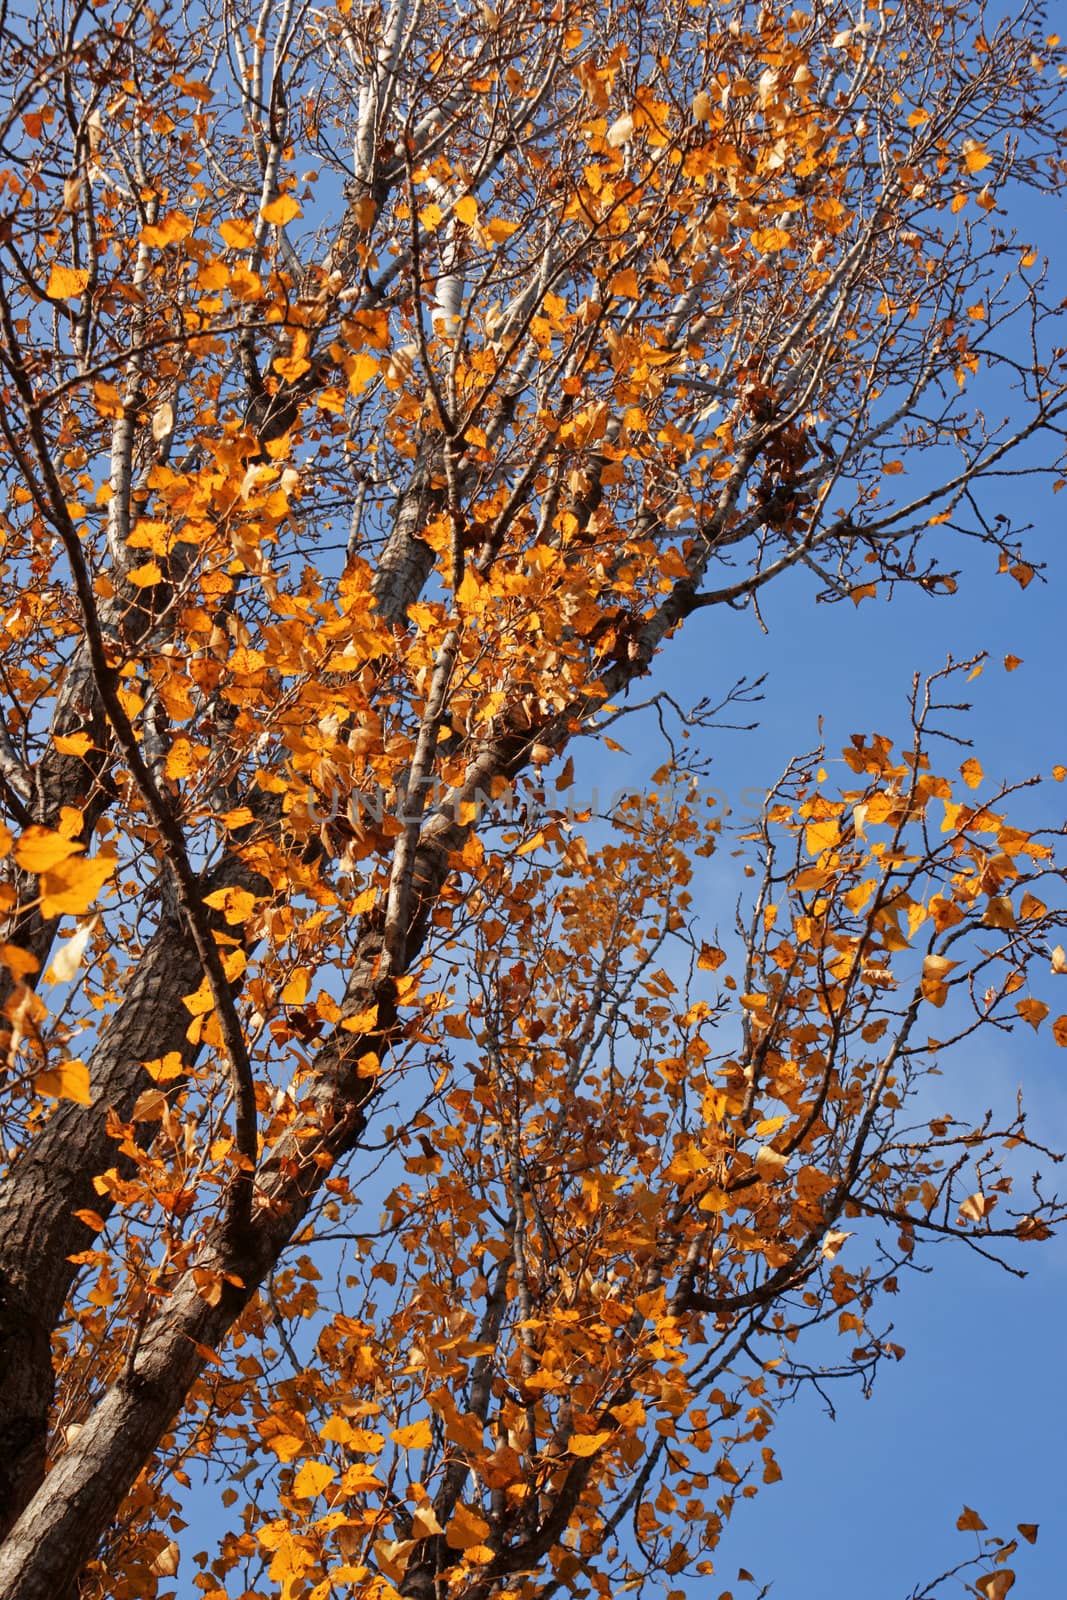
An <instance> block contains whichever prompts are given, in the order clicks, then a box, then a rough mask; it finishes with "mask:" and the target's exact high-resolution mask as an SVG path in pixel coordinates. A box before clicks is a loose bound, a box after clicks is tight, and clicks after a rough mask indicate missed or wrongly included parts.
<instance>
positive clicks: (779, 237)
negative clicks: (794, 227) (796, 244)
mask: <svg viewBox="0 0 1067 1600" xmlns="http://www.w3.org/2000/svg"><path fill="white" fill-rule="evenodd" d="M792 243H793V235H792V234H791V233H787V232H786V230H785V229H784V228H757V229H756V231H755V233H754V234H753V235H752V244H753V248H754V249H756V250H758V251H759V253H760V255H761V256H769V255H774V254H775V253H776V252H777V251H779V250H788V249H789V246H790V245H791V244H792Z"/></svg>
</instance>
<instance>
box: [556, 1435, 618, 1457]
mask: <svg viewBox="0 0 1067 1600" xmlns="http://www.w3.org/2000/svg"><path fill="white" fill-rule="evenodd" d="M610 1438H611V1432H610V1430H609V1429H604V1430H603V1431H602V1432H600V1433H572V1434H571V1436H570V1439H569V1440H568V1443H567V1449H568V1450H569V1451H570V1453H571V1455H572V1456H595V1455H596V1453H597V1451H598V1450H599V1449H601V1448H602V1446H604V1445H606V1444H607V1442H608V1440H609V1439H610Z"/></svg>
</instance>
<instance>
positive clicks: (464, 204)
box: [455, 194, 478, 228]
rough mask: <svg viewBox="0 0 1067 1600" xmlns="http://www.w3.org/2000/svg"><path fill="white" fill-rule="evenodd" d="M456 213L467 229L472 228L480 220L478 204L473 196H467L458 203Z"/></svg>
mask: <svg viewBox="0 0 1067 1600" xmlns="http://www.w3.org/2000/svg"><path fill="white" fill-rule="evenodd" d="M455 212H456V216H457V217H458V219H459V221H460V222H462V223H463V224H464V226H465V227H468V228H472V227H473V226H474V224H475V223H476V222H477V220H478V202H477V200H476V199H475V198H474V196H473V195H472V194H465V195H463V197H462V198H461V199H459V200H457V201H456V205H455Z"/></svg>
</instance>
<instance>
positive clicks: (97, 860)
mask: <svg viewBox="0 0 1067 1600" xmlns="http://www.w3.org/2000/svg"><path fill="white" fill-rule="evenodd" d="M116 865H117V863H116V862H115V861H114V860H113V859H112V858H111V857H109V856H94V857H93V858H92V860H91V861H86V860H84V859H76V860H69V861H59V862H57V863H56V865H55V866H54V867H49V869H48V871H47V872H44V873H42V874H41V911H42V913H43V915H44V916H46V917H63V916H71V917H76V916H80V915H81V913H82V912H83V911H88V909H89V907H90V906H91V905H92V903H93V901H94V900H95V899H96V897H97V895H98V894H99V893H100V890H101V888H102V887H103V885H104V884H105V883H106V882H107V880H108V878H110V877H111V874H112V873H113V872H114V870H115V867H116Z"/></svg>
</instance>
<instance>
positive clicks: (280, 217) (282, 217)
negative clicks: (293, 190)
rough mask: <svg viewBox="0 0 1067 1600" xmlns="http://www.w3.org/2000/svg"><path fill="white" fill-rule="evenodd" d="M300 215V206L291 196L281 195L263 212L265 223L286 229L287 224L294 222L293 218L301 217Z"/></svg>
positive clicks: (265, 207) (264, 208)
mask: <svg viewBox="0 0 1067 1600" xmlns="http://www.w3.org/2000/svg"><path fill="white" fill-rule="evenodd" d="M300 214H301V213H300V206H299V205H298V203H297V202H296V201H295V200H294V199H293V197H292V195H291V194H280V195H279V196H278V198H277V200H272V201H271V202H270V205H267V206H264V207H263V210H262V212H261V215H262V217H263V220H264V221H265V222H273V223H274V225H275V226H276V227H279V228H284V226H285V224H286V223H287V222H292V220H293V218H294V217H299V216H300Z"/></svg>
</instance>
